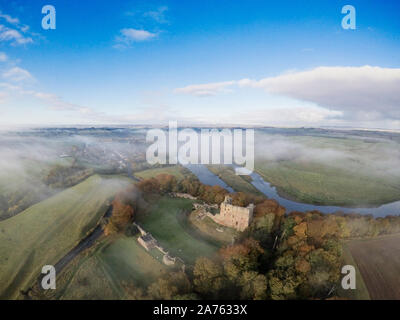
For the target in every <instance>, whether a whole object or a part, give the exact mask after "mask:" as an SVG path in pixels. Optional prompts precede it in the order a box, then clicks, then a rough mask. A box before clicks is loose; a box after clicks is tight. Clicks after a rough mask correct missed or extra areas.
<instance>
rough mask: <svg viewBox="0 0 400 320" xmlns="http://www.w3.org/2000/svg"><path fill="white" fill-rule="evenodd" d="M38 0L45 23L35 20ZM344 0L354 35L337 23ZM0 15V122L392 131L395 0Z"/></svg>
mask: <svg viewBox="0 0 400 320" xmlns="http://www.w3.org/2000/svg"><path fill="white" fill-rule="evenodd" d="M46 4H51V5H53V6H54V7H55V9H56V29H55V30H44V29H42V27H41V20H42V17H43V16H44V15H43V14H42V13H41V9H42V7H43V6H44V5H46ZM347 4H350V5H352V6H354V7H355V9H356V30H345V29H343V28H342V26H341V21H342V18H343V17H344V16H345V15H344V14H342V13H341V9H342V7H343V6H344V5H347ZM0 11H1V14H0V52H1V54H0V125H2V126H3V127H4V126H11V125H15V124H37V125H46V124H49V125H53V124H135V123H138V124H141V123H149V124H152V123H163V124H165V123H166V122H167V121H168V120H178V122H181V123H212V124H254V125H274V126H323V125H343V126H357V127H358V126H360V127H374V128H376V127H381V128H392V129H397V128H398V127H399V128H400V113H399V111H397V106H398V103H400V96H399V93H398V92H397V91H400V90H397V89H396V88H399V87H400V69H399V68H400V55H399V53H400V50H399V49H400V34H399V31H400V19H399V18H400V2H399V1H350V2H349V1H334V0H329V1H328V0H326V1H322V0H320V1H294V0H293V1H288V0H284V1H251V0H248V1H204V0H203V1H126V0H124V1H121V0H114V1H100V0H97V1H90V0H82V1H76V0H69V1H66V0H58V1H55V0H51V1H39V0H33V1H29V2H28V1H22V0H21V1H4V0H3V1H1V2H0ZM246 79H247V80H246Z"/></svg>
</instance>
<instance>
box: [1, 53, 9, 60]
mask: <svg viewBox="0 0 400 320" xmlns="http://www.w3.org/2000/svg"><path fill="white" fill-rule="evenodd" d="M7 59H8V57H7V55H6V54H5V53H4V52H0V62H5V61H7Z"/></svg>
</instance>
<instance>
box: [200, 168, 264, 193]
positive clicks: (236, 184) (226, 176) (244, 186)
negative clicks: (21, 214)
mask: <svg viewBox="0 0 400 320" xmlns="http://www.w3.org/2000/svg"><path fill="white" fill-rule="evenodd" d="M207 168H208V170H210V171H211V172H212V173H214V174H215V175H217V176H218V177H219V178H220V179H222V180H223V181H224V182H225V183H226V184H227V185H228V186H230V187H231V188H232V189H233V190H235V191H237V192H239V191H241V192H246V193H251V194H258V195H261V192H259V191H258V190H257V189H256V188H255V187H254V186H253V185H252V184H251V177H250V176H240V175H236V174H235V171H234V169H233V168H232V167H228V166H224V165H207Z"/></svg>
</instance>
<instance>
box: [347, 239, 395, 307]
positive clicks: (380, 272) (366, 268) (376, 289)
mask: <svg viewBox="0 0 400 320" xmlns="http://www.w3.org/2000/svg"><path fill="white" fill-rule="evenodd" d="M347 246H348V248H349V250H350V252H351V255H352V256H353V259H354V261H355V262H356V264H357V267H358V269H359V270H360V272H361V275H362V278H363V280H364V282H365V285H366V286H367V289H368V292H369V295H370V298H371V299H372V300H382V299H390V300H400V235H393V236H387V237H381V238H377V239H368V240H352V241H350V242H348V243H347Z"/></svg>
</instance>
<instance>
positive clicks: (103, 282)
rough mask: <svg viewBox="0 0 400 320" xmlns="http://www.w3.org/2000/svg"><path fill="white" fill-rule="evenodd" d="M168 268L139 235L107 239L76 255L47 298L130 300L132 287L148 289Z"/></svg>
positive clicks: (47, 294)
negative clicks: (143, 243)
mask: <svg viewBox="0 0 400 320" xmlns="http://www.w3.org/2000/svg"><path fill="white" fill-rule="evenodd" d="M167 269H168V268H167V267H166V266H165V265H164V264H162V263H161V262H159V261H157V260H156V259H154V258H153V257H152V256H151V255H150V254H148V253H147V252H146V250H145V249H144V248H143V247H142V246H140V245H139V244H138V242H137V240H136V237H126V236H118V238H116V239H115V238H112V239H110V238H106V239H103V240H101V241H100V243H98V244H97V245H96V246H95V247H93V248H92V249H90V250H89V252H87V253H82V254H80V255H79V256H78V257H76V259H74V260H73V261H72V263H71V264H70V265H69V266H68V267H67V268H66V269H65V270H64V271H63V272H62V273H61V274H60V276H59V277H58V278H57V289H56V290H55V291H53V292H50V293H47V292H46V298H51V299H65V300H71V299H72V300H75V299H78V300H95V299H100V300H106V299H128V298H132V297H131V296H130V292H131V291H130V290H132V289H134V288H145V287H146V286H148V285H149V284H151V283H152V282H153V281H154V280H156V279H157V278H158V277H159V276H161V275H162V274H163V273H164V272H166V271H167Z"/></svg>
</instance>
